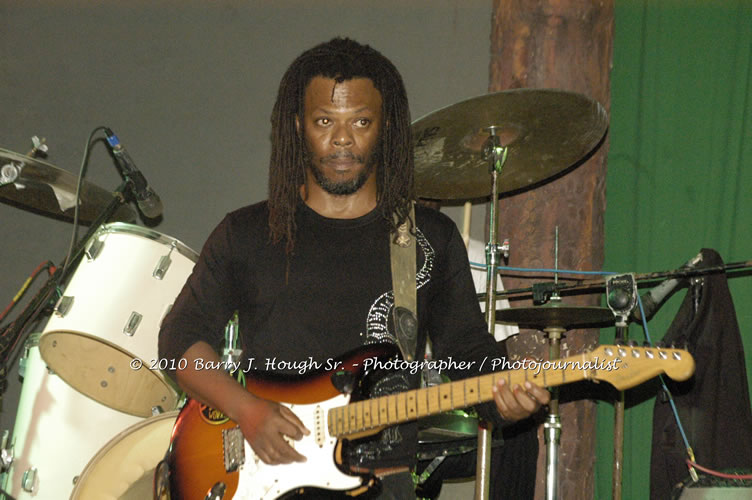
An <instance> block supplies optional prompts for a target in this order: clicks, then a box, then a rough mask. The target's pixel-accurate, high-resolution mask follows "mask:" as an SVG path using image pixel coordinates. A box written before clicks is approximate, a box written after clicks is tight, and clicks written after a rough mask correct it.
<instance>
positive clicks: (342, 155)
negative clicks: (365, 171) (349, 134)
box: [320, 151, 366, 163]
mask: <svg viewBox="0 0 752 500" xmlns="http://www.w3.org/2000/svg"><path fill="white" fill-rule="evenodd" d="M333 160H352V161H356V162H358V163H365V162H366V158H365V157H364V156H363V155H356V154H355V153H353V152H352V151H337V152H336V153H332V154H330V155H326V156H322V157H321V159H320V161H322V162H326V161H333Z"/></svg>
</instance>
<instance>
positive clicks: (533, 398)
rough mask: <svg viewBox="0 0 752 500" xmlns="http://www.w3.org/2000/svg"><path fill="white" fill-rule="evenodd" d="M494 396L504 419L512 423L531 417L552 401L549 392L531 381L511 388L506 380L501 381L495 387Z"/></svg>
mask: <svg viewBox="0 0 752 500" xmlns="http://www.w3.org/2000/svg"><path fill="white" fill-rule="evenodd" d="M493 394H494V402H496V408H497V409H498V410H499V413H500V414H501V416H502V418H503V419H504V420H507V421H510V422H516V421H518V420H522V419H523V418H527V417H529V416H530V415H532V414H533V413H535V412H537V411H538V410H540V407H541V406H543V405H547V404H548V403H549V401H551V394H550V393H549V392H548V391H547V390H545V389H543V388H541V387H539V386H537V385H535V384H533V383H532V382H529V381H528V382H525V383H524V385H519V384H515V385H514V387H510V386H509V384H507V381H506V380H504V379H501V380H499V381H498V382H497V383H496V385H494V387H493Z"/></svg>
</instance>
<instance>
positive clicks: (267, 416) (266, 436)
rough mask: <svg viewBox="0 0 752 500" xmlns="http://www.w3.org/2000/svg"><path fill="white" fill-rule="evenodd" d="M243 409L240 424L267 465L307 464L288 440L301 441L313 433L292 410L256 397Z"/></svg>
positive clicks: (246, 436) (254, 449)
mask: <svg viewBox="0 0 752 500" xmlns="http://www.w3.org/2000/svg"><path fill="white" fill-rule="evenodd" d="M249 396H251V395H250V394H249ZM243 406H244V408H243V411H242V413H241V416H240V419H239V421H237V423H238V425H240V430H241V431H242V432H243V436H244V437H245V439H246V441H248V444H250V445H251V448H253V451H254V452H256V455H258V457H259V458H260V459H261V460H262V461H263V462H264V463H266V464H269V465H279V464H289V463H292V462H305V460H306V458H305V457H304V456H303V455H301V454H300V453H298V452H297V451H295V449H294V448H293V447H292V446H290V444H289V443H288V442H287V439H294V440H296V441H297V440H300V439H302V438H303V436H304V435H308V434H310V433H311V432H310V431H309V430H308V429H306V427H305V425H304V424H303V422H301V420H300V419H299V418H298V417H297V416H296V415H295V414H294V413H293V412H292V410H290V409H289V408H288V407H286V406H283V405H281V404H279V403H275V402H272V401H267V400H265V399H260V398H256V397H254V396H251V397H250V400H249V402H248V403H247V404H244V405H243Z"/></svg>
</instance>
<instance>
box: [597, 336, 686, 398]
mask: <svg viewBox="0 0 752 500" xmlns="http://www.w3.org/2000/svg"><path fill="white" fill-rule="evenodd" d="M584 357H585V360H586V361H590V364H591V366H592V367H593V368H594V369H592V370H590V374H591V376H590V377H589V378H591V379H595V380H605V381H606V382H608V383H610V384H611V385H613V386H614V387H616V388H617V389H619V390H624V389H629V388H631V387H634V386H636V385H639V384H641V383H643V382H645V381H647V380H650V379H651V378H653V377H655V376H657V375H660V374H661V373H665V374H666V375H668V376H669V377H670V378H672V379H673V380H676V381H680V382H681V381H684V380H687V379H688V378H689V377H691V376H692V374H693V373H694V372H695V360H694V358H692V355H691V354H690V353H689V352H687V351H685V350H682V349H667V348H663V347H631V346H627V345H602V346H599V347H598V348H596V349H595V350H593V351H591V352H589V353H586V354H584Z"/></svg>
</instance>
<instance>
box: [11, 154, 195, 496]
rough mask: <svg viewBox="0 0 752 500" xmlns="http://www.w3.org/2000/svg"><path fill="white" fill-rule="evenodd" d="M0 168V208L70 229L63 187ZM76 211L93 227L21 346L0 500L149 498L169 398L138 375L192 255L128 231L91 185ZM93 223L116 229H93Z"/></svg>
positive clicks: (27, 160)
mask: <svg viewBox="0 0 752 500" xmlns="http://www.w3.org/2000/svg"><path fill="white" fill-rule="evenodd" d="M36 145H37V146H39V145H40V141H38V140H37V141H36ZM35 149H39V148H35ZM0 166H1V168H2V170H0V172H1V174H0V175H1V177H0V198H1V199H2V200H3V201H4V202H7V203H9V204H12V205H16V206H19V207H21V208H24V209H27V210H30V211H32V212H35V213H40V214H44V215H47V216H50V217H53V218H56V219H60V220H68V221H70V220H73V218H74V207H75V205H76V203H75V200H76V192H77V179H76V177H75V176H74V175H72V174H70V173H69V172H67V171H65V170H62V169H59V168H57V167H55V166H53V165H51V164H49V163H47V162H45V161H42V160H40V159H38V158H36V157H34V155H33V152H32V153H30V154H28V155H20V154H17V153H13V152H11V151H6V150H3V149H0ZM78 199H79V200H80V203H79V207H78V220H79V221H80V222H81V223H83V224H86V225H90V226H93V227H92V229H91V230H90V235H87V237H85V238H84V241H83V244H82V245H81V250H80V252H78V253H80V255H81V256H80V260H78V262H77V263H76V264H75V265H71V266H70V268H69V269H70V273H69V275H68V276H65V277H62V278H59V281H58V282H56V283H54V284H52V285H51V287H48V288H51V289H53V290H56V289H57V288H59V287H63V285H64V291H62V292H60V293H59V294H58V295H59V297H57V298H56V299H50V298H47V299H42V301H43V302H46V303H47V304H52V303H54V307H53V308H52V312H51V314H50V316H49V319H48V320H47V322H46V326H44V328H43V330H42V332H41V333H32V334H30V335H28V336H27V338H26V340H25V342H24V344H23V354H22V357H21V360H20V361H19V367H22V368H23V369H22V371H23V373H22V376H23V386H22V392H21V397H20V400H19V405H18V411H17V414H16V420H15V426H14V430H13V436H12V439H10V440H7V439H5V440H4V441H5V442H4V444H3V466H4V470H3V472H4V477H3V483H2V489H3V490H5V491H6V492H7V493H8V494H9V495H10V497H12V498H18V499H22V498H38V499H41V498H45V499H46V498H49V499H53V498H54V499H59V498H66V497H68V496H70V497H71V498H77V499H93V498H124V499H143V498H149V497H151V488H152V475H153V469H154V467H155V466H156V464H157V462H159V460H161V458H162V456H163V455H164V452H165V450H166V449H167V446H168V443H169V437H170V433H171V429H172V424H173V423H174V421H175V419H176V416H177V412H175V411H174V410H175V408H176V407H177V404H178V391H177V388H176V387H174V386H173V384H172V383H171V381H170V380H169V379H167V378H166V377H164V376H163V375H162V373H161V372H160V371H159V370H156V369H150V367H149V365H148V363H149V360H155V359H156V358H157V333H158V331H159V325H160V323H161V321H162V318H164V316H165V315H166V314H167V312H168V311H169V310H170V307H171V305H172V301H173V300H174V299H175V297H176V296H177V294H178V292H179V291H180V289H181V288H182V286H183V284H184V283H185V280H186V279H187V278H188V276H189V274H190V272H191V270H192V268H193V265H194V263H195V262H196V260H197V259H198V255H197V254H196V252H194V251H193V250H191V249H190V248H188V247H187V246H186V245H184V244H183V243H181V242H180V241H178V240H176V239H174V238H171V237H169V236H166V235H164V234H161V233H158V232H156V231H153V230H151V229H147V228H144V227H141V226H137V225H134V224H132V223H131V222H133V221H134V220H135V214H134V212H133V211H132V210H131V209H130V208H129V207H128V206H127V205H124V204H123V202H122V198H121V199H118V197H115V196H113V194H112V193H109V192H107V191H106V190H104V189H102V188H100V187H98V186H96V185H93V184H91V183H88V182H83V183H82V185H81V187H80V189H78ZM103 213H106V214H111V215H109V216H108V217H107V219H109V220H116V221H119V222H110V223H104V224H100V223H99V222H98V221H99V220H100V219H102V214H103ZM123 221H126V222H123ZM74 254H75V253H74ZM72 262H73V261H72ZM45 291H46V289H45V288H43V289H42V292H40V294H41V295H44V293H45ZM134 360H135V361H134ZM134 363H138V364H134ZM145 492H146V493H145Z"/></svg>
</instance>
